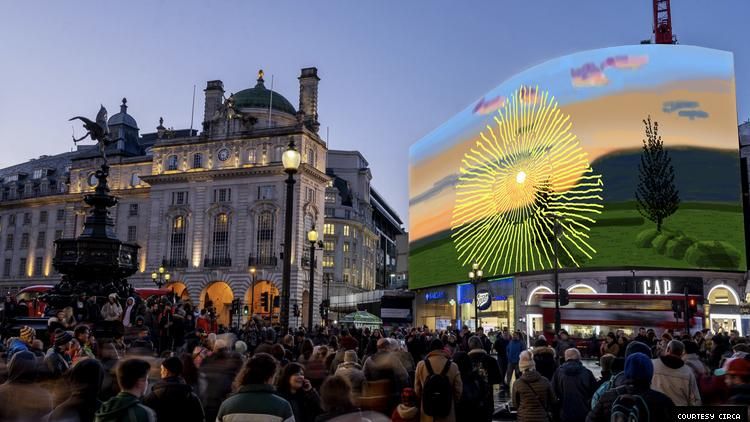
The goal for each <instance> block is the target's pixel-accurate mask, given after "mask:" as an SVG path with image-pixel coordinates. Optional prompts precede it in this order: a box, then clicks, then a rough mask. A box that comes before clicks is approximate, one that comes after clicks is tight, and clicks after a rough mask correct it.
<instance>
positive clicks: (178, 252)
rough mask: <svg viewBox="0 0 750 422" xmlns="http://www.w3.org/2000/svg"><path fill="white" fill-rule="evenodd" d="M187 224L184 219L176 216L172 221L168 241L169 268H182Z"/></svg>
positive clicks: (184, 260)
mask: <svg viewBox="0 0 750 422" xmlns="http://www.w3.org/2000/svg"><path fill="white" fill-rule="evenodd" d="M186 232H187V222H186V221H185V217H184V216H182V215H178V216H177V217H175V218H174V219H173V220H172V234H171V236H170V239H169V260H170V262H171V266H174V267H182V266H183V265H180V263H181V262H186V257H185V233H186Z"/></svg>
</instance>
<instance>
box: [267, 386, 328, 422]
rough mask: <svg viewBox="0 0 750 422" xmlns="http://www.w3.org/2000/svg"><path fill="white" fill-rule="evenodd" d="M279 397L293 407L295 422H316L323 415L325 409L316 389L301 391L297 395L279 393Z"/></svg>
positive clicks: (285, 392) (284, 392) (286, 392)
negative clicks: (321, 404) (321, 405)
mask: <svg viewBox="0 0 750 422" xmlns="http://www.w3.org/2000/svg"><path fill="white" fill-rule="evenodd" d="M278 395H279V396H281V397H282V398H284V400H286V401H288V402H289V404H290V405H291V406H292V413H294V421H295V422H314V421H315V418H316V417H318V415H320V414H322V413H323V409H322V408H321V407H320V397H319V396H318V393H317V392H315V390H314V389H310V391H302V390H300V391H297V393H295V394H291V393H290V392H288V391H279V392H278Z"/></svg>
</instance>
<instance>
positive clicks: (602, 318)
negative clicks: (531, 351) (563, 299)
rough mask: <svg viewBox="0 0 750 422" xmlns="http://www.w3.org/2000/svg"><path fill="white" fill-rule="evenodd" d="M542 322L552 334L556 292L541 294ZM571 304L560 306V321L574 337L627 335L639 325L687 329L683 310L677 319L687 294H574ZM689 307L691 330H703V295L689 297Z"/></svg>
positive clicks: (571, 296) (572, 294)
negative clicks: (676, 308)
mask: <svg viewBox="0 0 750 422" xmlns="http://www.w3.org/2000/svg"><path fill="white" fill-rule="evenodd" d="M539 297H540V301H539V307H540V308H541V317H542V325H543V329H544V332H545V333H552V332H553V331H554V324H555V294H553V293H548V294H541V295H539ZM569 298H570V303H568V304H567V305H565V306H561V307H560V323H561V325H562V328H564V329H565V330H566V331H568V333H570V335H571V337H574V338H590V337H591V336H592V335H598V334H600V333H602V334H607V333H608V332H610V331H611V332H615V331H617V330H623V331H625V332H626V333H627V334H632V333H633V332H637V331H638V328H639V327H645V328H654V329H655V330H656V331H657V333H659V332H661V331H663V330H665V329H674V330H677V331H684V329H685V320H684V313H683V314H682V317H681V318H679V319H678V318H675V307H679V308H680V309H682V308H684V304H685V295H681V294H666V295H650V294H629V293H571V294H570V295H569ZM687 301H688V306H690V307H691V308H692V309H693V310H694V315H693V317H692V318H691V319H690V321H689V323H690V329H691V332H692V331H696V330H700V329H703V306H702V305H703V297H702V296H699V295H688V296H687Z"/></svg>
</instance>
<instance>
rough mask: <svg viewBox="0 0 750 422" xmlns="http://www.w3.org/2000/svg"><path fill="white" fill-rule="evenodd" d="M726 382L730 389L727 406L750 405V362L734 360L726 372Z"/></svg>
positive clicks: (742, 359) (739, 359)
mask: <svg viewBox="0 0 750 422" xmlns="http://www.w3.org/2000/svg"><path fill="white" fill-rule="evenodd" d="M724 382H725V383H726V384H727V386H728V387H729V400H728V401H727V404H734V405H744V406H748V405H750V361H748V360H747V359H746V358H734V359H732V361H731V362H729V364H728V365H727V369H726V370H725V371H724Z"/></svg>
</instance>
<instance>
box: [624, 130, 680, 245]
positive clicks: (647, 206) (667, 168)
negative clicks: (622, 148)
mask: <svg viewBox="0 0 750 422" xmlns="http://www.w3.org/2000/svg"><path fill="white" fill-rule="evenodd" d="M643 124H644V126H645V131H646V138H645V139H643V151H642V152H641V163H640V164H639V165H638V187H637V188H636V190H635V198H636V200H637V207H638V211H639V212H640V213H641V215H643V217H644V218H647V219H649V220H651V221H653V222H654V223H656V231H658V232H661V226H662V224H663V222H664V219H666V218H667V217H669V216H670V215H672V214H674V213H675V211H677V208H678V207H679V205H680V193H679V191H678V190H677V187H676V186H675V184H674V167H673V166H672V159H671V158H670V157H669V153H668V152H667V151H666V150H664V142H663V141H662V140H661V135H659V123H658V122H656V121H654V122H651V116H648V119H646V120H644V121H643Z"/></svg>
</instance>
